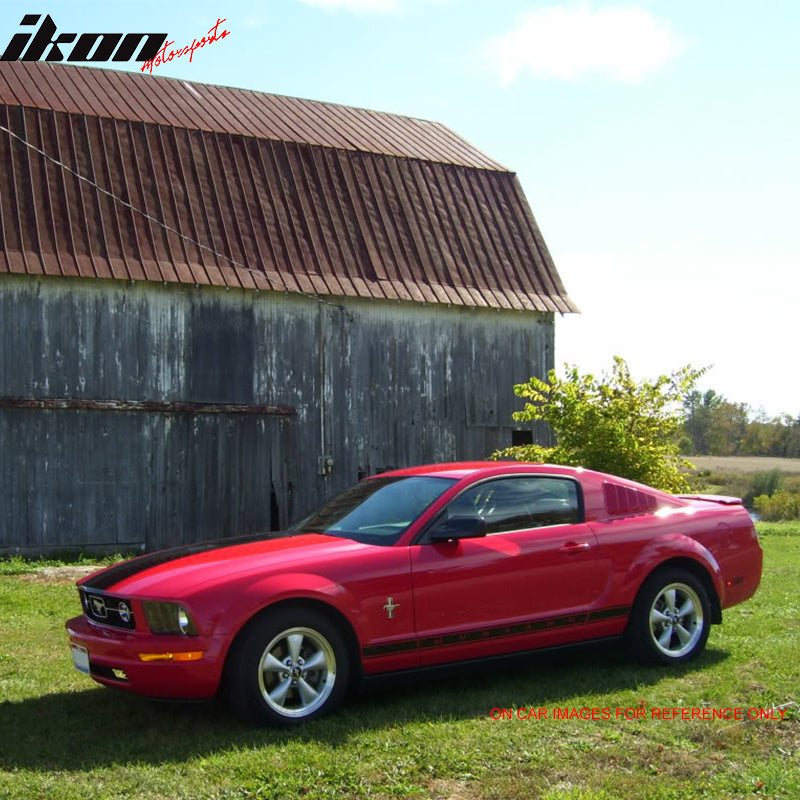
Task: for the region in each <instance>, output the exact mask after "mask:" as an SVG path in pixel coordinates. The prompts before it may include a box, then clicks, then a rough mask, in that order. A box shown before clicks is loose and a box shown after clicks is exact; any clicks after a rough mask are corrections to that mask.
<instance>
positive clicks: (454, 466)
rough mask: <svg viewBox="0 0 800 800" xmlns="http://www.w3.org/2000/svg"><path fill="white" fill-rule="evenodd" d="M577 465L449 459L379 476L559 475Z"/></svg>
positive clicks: (576, 469) (572, 471)
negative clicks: (517, 473) (537, 473)
mask: <svg viewBox="0 0 800 800" xmlns="http://www.w3.org/2000/svg"><path fill="white" fill-rule="evenodd" d="M582 471H583V470H581V469H580V468H579V467H564V466H556V465H553V464H537V463H532V462H528V461H451V462H447V463H444V464H423V465H421V466H418V467H407V468H405V469H395V470H391V471H389V472H382V473H380V476H378V475H373V476H372V477H373V478H375V477H386V476H392V477H394V476H409V475H428V476H431V477H436V478H458V479H461V478H466V477H468V476H472V475H476V474H478V473H480V474H483V475H486V476H489V475H503V474H508V473H509V472H547V473H550V474H552V473H553V472H556V473H558V474H561V475H577V474H579V473H580V472H582Z"/></svg>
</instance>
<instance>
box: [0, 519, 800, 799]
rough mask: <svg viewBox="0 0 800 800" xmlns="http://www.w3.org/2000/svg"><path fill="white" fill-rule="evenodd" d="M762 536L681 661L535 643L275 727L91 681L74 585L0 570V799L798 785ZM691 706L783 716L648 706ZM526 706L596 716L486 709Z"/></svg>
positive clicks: (799, 687)
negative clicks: (751, 590) (715, 714)
mask: <svg viewBox="0 0 800 800" xmlns="http://www.w3.org/2000/svg"><path fill="white" fill-rule="evenodd" d="M760 532H761V533H762V546H763V548H764V551H765V569H764V577H763V581H762V586H761V588H760V590H759V592H758V593H757V594H756V596H755V597H754V598H753V599H752V600H750V601H749V602H747V603H745V604H743V605H741V606H737V607H735V608H732V609H730V610H728V611H727V612H726V613H725V624H724V625H723V626H719V627H714V628H713V629H712V632H711V637H710V639H709V645H708V647H707V649H706V652H705V653H704V655H703V656H702V657H701V659H700V660H699V661H697V662H695V663H694V664H692V665H690V666H685V667H682V668H678V669H674V670H667V669H658V668H644V667H640V666H638V665H636V664H633V663H632V662H630V661H628V660H627V658H626V657H625V656H624V655H623V654H621V653H620V652H617V651H616V650H615V649H609V648H606V649H602V650H593V651H585V652H582V653H580V654H576V653H573V654H571V655H569V656H562V657H559V658H558V659H555V658H552V657H551V658H548V659H545V658H543V657H539V658H536V659H528V660H526V661H524V662H515V663H511V664H508V665H507V666H504V667H502V668H500V669H496V668H495V669H492V670H484V671H482V672H479V673H477V674H474V675H471V676H459V675H458V674H457V673H450V674H449V675H447V676H445V677H442V678H440V679H438V680H436V681H433V680H429V679H426V680H425V681H415V682H413V683H411V682H405V683H396V682H395V683H390V684H385V685H383V686H379V687H376V688H372V689H370V690H368V691H366V692H364V693H362V694H361V695H359V696H358V697H356V698H355V699H354V700H352V701H351V702H350V703H349V705H347V706H346V707H345V708H344V709H343V710H342V711H341V712H340V713H338V714H336V715H334V716H332V717H329V718H326V719H323V720H319V721H317V722H314V723H311V724H309V725H307V726H306V727H304V728H302V729H300V730H296V731H291V732H285V731H277V730H260V729H254V728H249V727H246V726H244V725H242V724H240V723H238V722H237V721H235V720H233V719H232V718H231V717H230V716H229V715H228V714H227V712H226V711H225V710H224V708H221V707H219V706H215V705H188V706H187V705H166V704H155V703H150V702H148V701H145V700H141V699H139V698H135V697H130V696H127V695H125V694H123V693H118V692H114V691H111V690H108V689H103V688H101V687H98V686H97V685H96V684H94V683H93V682H91V681H90V680H89V679H88V678H86V677H85V676H83V675H81V674H80V673H78V672H76V671H75V670H74V669H73V668H72V665H71V661H70V657H69V654H68V650H67V646H66V636H65V633H64V629H63V621H64V619H66V618H67V617H68V616H72V615H74V614H76V613H77V612H78V601H77V593H76V592H75V589H74V587H72V586H70V585H63V584H57V583H50V582H36V581H37V580H39V579H37V578H36V577H34V576H31V575H30V574H27V575H26V574H15V575H11V574H0V700H2V702H0V798H39V797H41V798H45V797H46V798H75V800H78V799H80V800H86V799H87V798H91V799H92V800H94V799H95V798H192V800H195V799H196V798H216V799H219V800H222V798H228V799H232V798H242V799H244V798H261V799H263V800H284V798H288V799H289V800H291V799H292V798H330V797H337V798H405V797H410V798H427V797H433V798H452V800H472V799H473V798H475V799H478V798H498V799H500V798H502V799H503V800H517V798H542V799H543V800H555V799H556V798H559V799H562V798H563V799H564V800H628V799H630V800H642V799H643V798H654V799H658V800H671V799H672V798H674V799H675V800H678V798H680V800H687V798H688V799H689V800H691V799H692V798H708V799H709V800H711V799H713V800H720V799H722V798H752V797H771V798H800V713H798V706H797V705H796V703H797V702H798V701H800V595H799V594H798V576H800V523H775V524H772V525H765V526H762V527H760ZM703 706H708V707H710V708H743V709H749V708H766V709H773V708H777V707H781V710H782V711H783V713H784V718H783V721H774V720H749V719H743V720H716V721H711V720H702V719H694V720H682V719H677V720H672V719H670V720H663V719H652V718H651V717H652V709H654V708H673V707H686V708H699V707H703ZM530 707H535V708H547V709H549V710H550V712H552V709H553V708H568V709H569V708H578V709H580V708H588V709H592V708H597V709H605V708H608V709H609V710H610V713H611V714H612V719H609V720H604V719H598V720H591V719H557V720H553V719H551V718H548V719H547V720H543V719H526V720H520V719H518V718H516V717H515V718H512V719H501V720H493V719H492V718H491V712H492V709H494V708H509V709H518V708H524V709H528V708H530ZM617 708H621V709H634V711H632V712H629V713H631V714H632V715H635V714H636V713H639V714H640V717H641V716H644V717H645V718H639V719H624V718H623V719H619V720H618V719H615V718H613V715H615V713H616V711H615V710H616V709H617ZM636 709H639V710H640V711H638V712H637V711H636ZM526 713H527V712H526ZM775 714H776V716H779V715H780V711H776V712H775ZM548 716H549V717H550V716H551V714H549V715H548ZM745 716H746V712H745Z"/></svg>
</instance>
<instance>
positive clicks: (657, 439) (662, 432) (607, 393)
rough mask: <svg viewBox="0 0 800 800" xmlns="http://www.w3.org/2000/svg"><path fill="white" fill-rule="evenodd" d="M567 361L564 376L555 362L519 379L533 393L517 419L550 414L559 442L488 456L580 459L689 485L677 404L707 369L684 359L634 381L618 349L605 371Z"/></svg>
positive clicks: (522, 392)
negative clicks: (544, 372) (589, 371)
mask: <svg viewBox="0 0 800 800" xmlns="http://www.w3.org/2000/svg"><path fill="white" fill-rule="evenodd" d="M566 369H567V374H566V377H565V378H559V377H558V376H557V375H556V372H555V370H550V372H549V374H548V378H547V381H543V380H541V379H539V378H531V379H530V381H528V383H522V384H517V385H516V386H515V387H514V392H515V394H516V395H517V396H519V397H524V398H526V399H527V400H528V402H527V403H526V404H525V408H524V409H523V410H522V411H517V412H516V413H515V414H514V419H515V420H517V421H518V422H532V421H534V420H543V421H544V422H547V423H548V424H549V425H550V428H551V429H552V431H553V433H554V434H555V437H556V445H555V447H543V446H542V445H536V444H533V445H518V446H516V447H509V448H506V449H505V450H498V451H495V452H494V453H493V454H492V456H491V457H492V458H501V457H504V456H507V457H511V458H515V459H517V460H518V461H541V462H549V463H551V464H568V465H573V466H583V467H587V468H588V469H596V470H599V471H601V472H610V473H612V474H614V475H620V476H622V477H624V478H630V479H631V480H635V481H640V482H641V483H646V484H648V485H650V486H654V487H656V488H659V489H664V490H666V491H671V492H682V491H687V490H688V483H687V480H686V477H685V476H684V475H683V473H682V472H681V470H682V469H690V468H692V465H691V464H690V463H689V462H688V461H686V460H684V459H682V458H680V456H679V455H678V444H677V439H678V430H679V425H680V416H679V412H680V408H681V404H682V402H683V399H684V397H685V396H686V394H687V393H688V392H689V391H690V390H691V389H692V387H693V386H694V384H695V382H696V381H697V379H698V378H699V377H700V375H702V374H703V372H704V370H696V369H693V368H692V367H691V366H688V365H687V366H686V367H683V368H682V369H680V370H678V371H677V372H674V373H673V374H671V375H661V376H660V377H658V378H657V379H656V380H655V381H654V382H652V383H649V382H647V381H642V382H641V383H637V382H635V381H634V380H633V378H632V377H631V374H630V370H629V368H628V365H627V364H626V363H625V361H624V360H623V359H622V358H620V357H619V356H615V357H614V366H613V369H612V372H611V374H610V375H607V376H606V375H604V376H603V378H602V379H597V378H595V377H594V375H581V374H580V373H579V372H578V369H577V367H574V366H573V367H571V368H570V367H569V366H567V368H566Z"/></svg>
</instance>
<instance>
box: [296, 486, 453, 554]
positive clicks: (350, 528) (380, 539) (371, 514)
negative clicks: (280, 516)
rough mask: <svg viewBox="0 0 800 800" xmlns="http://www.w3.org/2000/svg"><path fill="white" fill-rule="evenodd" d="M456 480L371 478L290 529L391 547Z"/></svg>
mask: <svg viewBox="0 0 800 800" xmlns="http://www.w3.org/2000/svg"><path fill="white" fill-rule="evenodd" d="M454 483H455V480H453V479H451V478H432V477H429V476H420V475H414V476H410V477H403V476H397V477H386V478H383V477H381V478H370V479H368V480H365V481H362V482H361V483H358V484H356V485H355V486H353V487H351V488H350V489H348V490H347V491H345V492H342V494H340V495H338V496H337V497H335V498H334V499H333V500H331V501H330V503H328V504H327V505H325V506H323V508H321V509H320V510H319V511H316V512H315V513H313V514H312V515H311V516H309V517H306V518H305V519H304V520H302V521H301V522H298V523H297V524H296V525H294V526H292V528H291V530H293V531H302V532H303V533H327V534H330V535H331V536H341V537H343V538H346V539H355V540H356V541H358V542H364V543H365V544H384V545H391V544H394V543H395V542H396V541H397V540H398V539H399V538H400V536H401V535H402V534H403V533H404V531H405V530H406V529H407V528H408V526H409V525H410V524H411V523H412V522H413V521H414V520H415V519H416V518H417V517H418V516H419V515H420V514H421V513H422V512H423V511H424V510H425V509H426V508H428V506H429V505H430V504H431V503H433V501H434V500H436V498H437V497H439V496H440V495H442V494H443V493H444V492H445V491H447V489H449V488H450V487H451V486H452V485H453V484H454Z"/></svg>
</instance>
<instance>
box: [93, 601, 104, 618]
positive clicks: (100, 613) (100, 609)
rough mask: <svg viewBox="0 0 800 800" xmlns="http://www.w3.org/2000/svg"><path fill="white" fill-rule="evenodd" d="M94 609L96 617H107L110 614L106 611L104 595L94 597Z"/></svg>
mask: <svg viewBox="0 0 800 800" xmlns="http://www.w3.org/2000/svg"><path fill="white" fill-rule="evenodd" d="M91 603H92V611H93V612H94V615H95V616H96V617H100V618H105V617H107V616H108V612H107V611H106V601H105V600H103V598H102V597H92V598H91Z"/></svg>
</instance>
